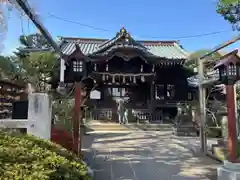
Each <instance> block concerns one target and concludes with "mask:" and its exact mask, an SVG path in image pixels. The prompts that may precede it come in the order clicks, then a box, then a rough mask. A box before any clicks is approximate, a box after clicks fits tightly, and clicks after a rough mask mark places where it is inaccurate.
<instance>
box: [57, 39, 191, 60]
mask: <svg viewBox="0 0 240 180" xmlns="http://www.w3.org/2000/svg"><path fill="white" fill-rule="evenodd" d="M106 41H108V40H107V39H91V38H64V37H62V41H61V49H62V51H63V53H64V54H66V55H69V54H71V53H72V52H73V51H74V50H75V44H78V45H79V47H80V49H81V51H82V52H83V54H85V55H90V54H91V53H93V52H95V51H96V50H97V49H98V47H99V46H100V45H101V44H102V43H105V42H106ZM136 42H139V43H140V44H142V45H143V46H145V47H146V48H147V49H148V50H149V52H150V53H152V54H153V55H155V56H158V57H163V58H168V59H186V58H187V56H188V53H187V52H186V51H185V50H184V49H183V48H182V47H181V46H180V45H179V44H178V43H177V42H176V41H136Z"/></svg>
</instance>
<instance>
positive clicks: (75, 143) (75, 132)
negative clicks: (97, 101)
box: [73, 82, 81, 154]
mask: <svg viewBox="0 0 240 180" xmlns="http://www.w3.org/2000/svg"><path fill="white" fill-rule="evenodd" d="M80 111H81V84H80V82H75V108H74V118H73V151H74V152H75V153H77V154H79V150H80V146H79V134H80V133H79V129H80V122H79V121H80V119H79V118H80V115H81V112H80Z"/></svg>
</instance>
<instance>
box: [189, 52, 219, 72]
mask: <svg viewBox="0 0 240 180" xmlns="http://www.w3.org/2000/svg"><path fill="white" fill-rule="evenodd" d="M210 51H211V50H208V49H201V50H198V51H196V52H194V53H192V54H190V56H189V57H188V60H187V61H186V63H185V66H186V67H188V68H195V67H197V66H198V59H199V58H200V57H201V56H203V55H205V54H207V53H208V52H210ZM220 57H221V54H220V53H218V52H216V53H213V54H212V55H210V56H208V57H206V60H207V61H206V63H205V66H206V67H207V68H211V67H212V62H214V61H215V60H216V59H218V58H220Z"/></svg>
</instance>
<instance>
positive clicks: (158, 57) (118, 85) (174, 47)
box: [60, 28, 195, 122]
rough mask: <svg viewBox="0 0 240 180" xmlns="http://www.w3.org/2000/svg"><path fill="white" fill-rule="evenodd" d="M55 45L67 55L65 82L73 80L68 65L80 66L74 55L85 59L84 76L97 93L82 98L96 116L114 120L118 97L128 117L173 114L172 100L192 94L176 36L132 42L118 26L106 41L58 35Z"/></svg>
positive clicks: (157, 117) (159, 118) (182, 100)
mask: <svg viewBox="0 0 240 180" xmlns="http://www.w3.org/2000/svg"><path fill="white" fill-rule="evenodd" d="M60 47H61V49H62V51H63V53H64V55H66V56H67V57H68V60H67V63H68V66H67V68H66V70H65V81H66V82H65V83H73V82H72V79H73V78H72V77H73V76H74V75H73V71H71V68H72V69H74V68H75V69H76V68H79V67H80V68H83V67H82V66H83V65H82V64H81V63H80V62H78V59H82V58H84V59H85V60H86V69H87V72H86V73H85V75H84V76H86V77H91V78H92V79H94V84H95V87H96V88H95V89H96V90H98V91H100V93H101V99H99V100H91V99H89V100H88V102H86V103H87V105H88V106H89V107H91V108H92V109H93V110H94V113H93V114H94V115H95V117H96V118H98V119H101V118H103V119H106V118H107V119H109V120H113V121H115V120H117V118H116V109H117V105H116V101H117V100H118V99H120V98H121V99H123V100H124V102H125V107H126V108H127V109H128V112H129V113H130V114H131V115H129V118H130V117H131V118H130V119H129V121H136V120H137V119H138V120H139V119H145V120H149V121H155V122H157V121H162V120H163V119H164V118H165V117H168V118H170V119H171V118H174V117H175V116H176V114H177V105H178V104H179V103H186V102H188V101H192V100H193V98H194V92H195V88H193V87H191V86H190V85H189V84H188V81H187V78H188V77H190V76H192V75H193V72H191V71H189V70H188V69H186V68H185V67H184V66H183V65H184V63H185V60H186V59H187V56H188V54H187V52H186V51H185V50H184V49H183V48H182V46H181V45H180V44H179V43H178V42H177V41H138V40H135V39H133V38H132V36H131V35H130V34H129V33H128V32H127V31H126V29H125V28H122V29H121V30H120V31H119V32H118V33H117V34H116V36H115V37H113V38H112V39H110V40H107V39H91V38H71V37H61V41H60Z"/></svg>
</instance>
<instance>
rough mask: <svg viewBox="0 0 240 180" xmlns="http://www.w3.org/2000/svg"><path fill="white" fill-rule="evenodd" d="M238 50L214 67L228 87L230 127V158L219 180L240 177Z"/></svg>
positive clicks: (239, 59) (228, 119) (228, 122)
mask: <svg viewBox="0 0 240 180" xmlns="http://www.w3.org/2000/svg"><path fill="white" fill-rule="evenodd" d="M237 53H238V50H235V51H232V52H230V53H228V54H226V55H225V56H223V57H222V58H221V59H220V61H219V62H218V63H217V64H216V66H215V67H214V69H215V70H218V73H219V81H220V83H221V84H224V85H225V86H226V98H227V114H228V115H227V117H228V118H227V125H228V140H227V141H228V158H227V160H225V161H224V165H223V166H222V167H220V168H218V180H230V179H231V180H235V179H238V178H239V177H240V161H239V160H238V157H237V149H238V139H237V117H236V108H235V107H236V104H235V102H236V101H235V98H236V97H235V90H234V85H235V83H236V82H237V81H238V80H239V79H240V58H239V56H238V55H237Z"/></svg>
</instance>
